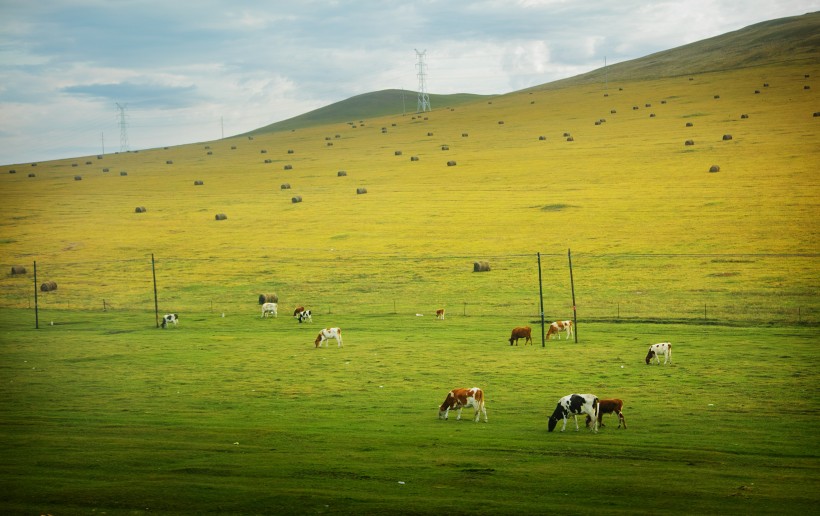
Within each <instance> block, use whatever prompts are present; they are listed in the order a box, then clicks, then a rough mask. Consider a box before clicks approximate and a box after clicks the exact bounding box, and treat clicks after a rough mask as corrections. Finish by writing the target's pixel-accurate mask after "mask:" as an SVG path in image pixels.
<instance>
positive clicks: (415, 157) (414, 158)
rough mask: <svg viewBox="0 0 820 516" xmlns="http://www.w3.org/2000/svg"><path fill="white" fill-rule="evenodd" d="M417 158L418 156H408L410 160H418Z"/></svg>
mask: <svg viewBox="0 0 820 516" xmlns="http://www.w3.org/2000/svg"><path fill="white" fill-rule="evenodd" d="M418 160H419V157H418V156H410V161H418Z"/></svg>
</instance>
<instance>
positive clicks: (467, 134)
mask: <svg viewBox="0 0 820 516" xmlns="http://www.w3.org/2000/svg"><path fill="white" fill-rule="evenodd" d="M468 136H470V134H469V133H461V137H462V138H467V137H468Z"/></svg>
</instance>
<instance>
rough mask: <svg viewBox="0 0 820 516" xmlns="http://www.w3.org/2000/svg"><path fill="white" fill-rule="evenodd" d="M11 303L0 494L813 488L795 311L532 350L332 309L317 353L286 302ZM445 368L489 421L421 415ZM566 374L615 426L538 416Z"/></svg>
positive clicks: (141, 505) (507, 495) (24, 502)
mask: <svg viewBox="0 0 820 516" xmlns="http://www.w3.org/2000/svg"><path fill="white" fill-rule="evenodd" d="M15 312H16V313H15ZM20 315H21V314H20V313H19V311H13V310H6V311H3V312H2V317H3V319H4V320H3V321H2V322H3V326H4V327H5V328H6V329H7V331H6V344H5V345H4V347H3V352H2V361H1V363H2V364H3V366H2V369H0V379H2V385H3V386H4V389H3V390H4V392H3V396H2V400H0V410H1V411H2V413H3V414H4V418H3V425H2V434H3V439H2V443H3V444H2V453H3V456H4V458H5V459H4V463H3V465H2V466H1V467H2V477H3V478H4V480H5V482H4V486H5V487H4V490H5V495H4V496H3V506H4V512H6V513H9V512H10V513H27V512H28V513H30V512H31V511H32V510H36V511H41V512H43V513H46V512H50V513H53V514H71V513H88V512H92V511H93V512H97V513H100V512H105V513H107V514H134V513H136V514H142V513H149V512H154V513H156V512H159V513H163V514H191V513H196V514H205V513H243V514H244V513H272V512H284V513H331V514H332V513H373V514H379V513H391V512H395V511H396V510H401V511H402V512H407V513H418V514H426V513H431V512H441V511H443V512H447V513H453V514H461V513H468V512H470V513H474V512H479V513H499V512H502V513H509V512H520V513H540V512H543V511H546V510H566V511H571V512H576V513H592V512H596V511H597V510H599V508H600V507H602V506H606V507H607V512H612V513H629V514H640V513H644V514H651V513H657V512H658V511H664V512H669V513H680V514H686V513H689V514H691V513H692V512H693V511H695V512H703V513H722V514H730V513H734V514H739V513H750V512H753V513H759V514H766V513H772V514H773V513H780V514H782V513H784V512H785V513H798V512H802V511H805V510H809V509H810V507H812V506H813V505H814V504H815V503H816V498H815V495H814V494H813V493H816V487H817V473H818V456H817V453H816V450H815V447H814V443H815V438H814V433H813V431H812V430H811V428H812V426H813V422H814V421H815V420H816V414H817V410H818V399H817V396H816V389H815V388H814V387H815V385H816V381H817V372H816V371H815V370H814V368H813V367H812V363H813V362H812V360H811V357H816V353H815V352H814V351H813V348H814V339H815V332H813V331H812V330H808V329H799V328H775V329H773V330H767V331H766V332H765V334H764V335H761V332H760V330H759V329H755V328H742V329H738V328H725V327H709V328H702V329H699V330H693V328H692V327H691V326H688V325H683V326H679V325H652V324H642V325H630V326H620V325H608V324H587V325H584V326H582V327H581V328H579V329H580V330H581V331H582V332H583V334H584V338H583V340H582V343H581V344H580V345H576V344H574V343H572V342H568V341H566V340H561V341H553V342H550V343H549V344H548V346H547V347H546V348H541V347H540V346H527V347H523V346H519V347H510V346H509V345H508V344H507V343H506V342H505V337H506V332H507V327H508V326H509V322H508V321H507V320H506V318H499V317H495V318H493V317H481V318H475V317H463V316H458V315H451V316H450V317H449V318H448V319H447V320H446V321H436V320H435V319H434V318H433V317H422V318H418V317H415V316H399V315H397V316H385V317H380V318H376V319H375V320H374V319H372V318H367V317H356V316H336V317H335V318H334V321H335V322H337V323H338V324H340V325H341V326H342V327H343V328H345V332H346V338H345V346H344V348H341V349H339V348H337V347H335V346H330V347H328V348H327V349H325V348H323V349H319V350H317V349H314V348H313V345H312V338H313V336H314V333H315V332H316V331H317V328H318V327H319V325H301V326H300V325H298V324H297V323H296V322H295V321H294V320H292V319H291V318H287V317H280V318H278V319H276V320H262V319H260V318H258V317H250V316H247V317H243V318H242V319H241V320H239V321H237V320H229V319H223V318H221V317H218V316H201V317H194V318H192V319H193V320H191V319H189V320H188V321H187V322H186V321H183V322H181V325H180V327H179V328H177V329H172V330H167V331H161V330H154V329H140V330H133V331H128V332H112V331H110V330H109V329H108V328H113V327H129V326H132V324H130V323H129V321H127V319H128V318H130V317H132V316H131V315H118V314H104V315H102V316H100V321H99V322H100V324H98V325H97V326H90V325H85V324H82V317H83V314H80V313H78V314H71V313H67V314H65V317H66V318H67V319H71V318H72V317H78V318H80V321H78V324H77V325H76V326H72V325H70V324H66V325H65V326H54V327H51V326H49V327H47V328H45V329H43V330H39V331H35V330H32V329H30V328H28V327H24V326H23V325H20V324H19V323H16V322H15V320H17V319H19V316H20ZM661 335H662V336H663V338H669V339H671V340H672V342H673V343H675V345H674V348H675V354H674V361H673V365H666V366H651V367H647V366H645V365H644V364H643V356H644V355H645V347H646V343H647V342H650V341H652V340H655V339H658V338H660V337H661ZM536 341H538V339H536ZM568 356H571V357H572V359H571V363H572V364H571V365H570V366H569V367H568V363H567V357H568ZM622 366H623V367H622ZM461 385H464V386H467V385H469V386H473V385H480V386H482V387H483V388H484V389H485V391H486V393H487V398H488V413H489V418H490V422H489V424H483V423H479V424H474V423H472V422H471V421H469V413H470V409H467V410H466V411H465V414H468V417H467V418H465V420H463V421H455V420H454V419H451V420H450V421H446V422H445V421H440V420H438V419H437V418H436V407H437V405H438V404H439V403H440V402H441V400H443V399H444V395H445V394H446V392H447V390H448V389H449V388H451V387H454V386H461ZM572 391H584V392H594V393H596V394H598V395H599V396H602V397H621V398H623V399H624V400H625V401H626V406H625V414H626V417H627V422H628V424H629V429H628V430H625V431H624V430H618V429H617V428H616V427H617V425H613V423H614V421H615V420H614V418H613V419H607V420H605V422H606V423H608V425H607V426H606V427H604V428H603V429H602V430H601V432H600V433H599V434H598V435H591V434H589V433H588V432H586V431H584V432H580V433H575V432H574V431H571V430H572V421H570V424H569V425H568V426H569V429H568V431H567V432H565V433H563V434H562V433H560V432H554V433H548V432H547V431H546V418H547V416H548V414H549V413H550V412H551V409H552V408H553V405H554V403H555V402H556V401H557V399H558V398H559V397H560V396H562V395H563V394H566V393H569V392H572ZM784 406H788V407H789V408H788V411H787V414H788V415H784V411H783V410H777V409H775V410H772V407H784ZM522 486H526V489H525V491H526V496H523V493H524V491H522V488H523V487H522ZM590 486H600V488H596V489H590ZM647 486H652V488H651V489H647ZM579 492H583V493H584V496H583V501H582V500H579V495H578V493H579ZM676 500H687V503H686V504H684V505H681V504H679V503H677V502H675V501H676Z"/></svg>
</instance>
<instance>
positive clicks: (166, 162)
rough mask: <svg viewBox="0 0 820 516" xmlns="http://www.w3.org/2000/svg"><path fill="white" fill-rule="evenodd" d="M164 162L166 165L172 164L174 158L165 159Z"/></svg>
mask: <svg viewBox="0 0 820 516" xmlns="http://www.w3.org/2000/svg"><path fill="white" fill-rule="evenodd" d="M165 164H166V165H173V164H174V160H172V159H169V160H166V161H165Z"/></svg>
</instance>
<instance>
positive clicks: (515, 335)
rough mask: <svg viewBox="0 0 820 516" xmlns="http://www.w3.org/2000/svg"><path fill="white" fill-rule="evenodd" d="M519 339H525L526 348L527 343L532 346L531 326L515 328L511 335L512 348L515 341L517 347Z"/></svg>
mask: <svg viewBox="0 0 820 516" xmlns="http://www.w3.org/2000/svg"><path fill="white" fill-rule="evenodd" d="M518 339H524V345H525V346H526V345H527V342H529V343H530V344H532V328H530V327H529V326H524V327H520V326H517V327H515V328H513V331H512V334H511V335H510V346H512V345H513V341H515V345H516V346H517V345H518Z"/></svg>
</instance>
